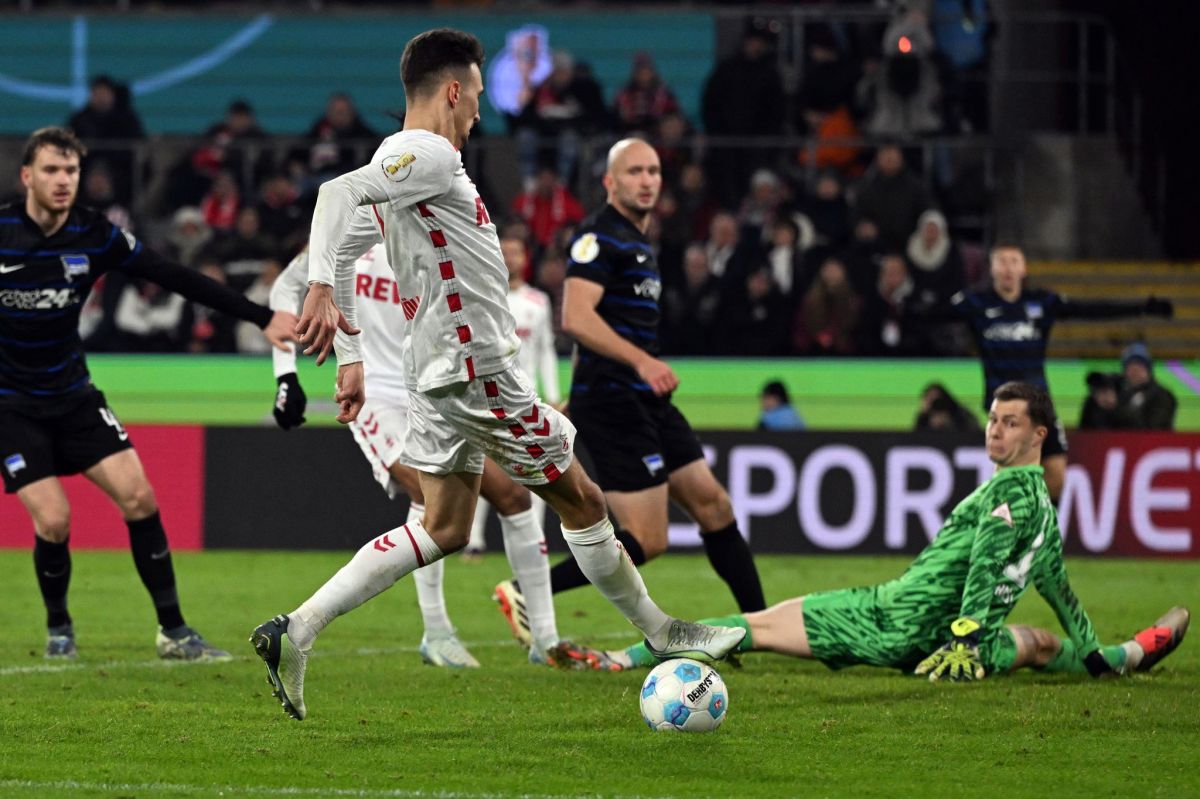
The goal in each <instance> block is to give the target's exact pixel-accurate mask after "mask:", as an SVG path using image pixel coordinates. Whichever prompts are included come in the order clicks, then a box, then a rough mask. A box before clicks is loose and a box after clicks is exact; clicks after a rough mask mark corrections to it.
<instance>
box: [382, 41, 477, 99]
mask: <svg viewBox="0 0 1200 799" xmlns="http://www.w3.org/2000/svg"><path fill="white" fill-rule="evenodd" d="M472 64H475V65H476V66H478V67H480V68H482V67H483V45H482V44H480V43H479V40H478V39H476V38H475V37H474V36H472V35H471V34H469V33H465V32H463V31H459V30H454V29H453V28H435V29H434V30H431V31H425V32H424V33H420V34H417V35H416V36H414V37H413V38H412V39H410V40H409V42H408V44H406V45H405V46H404V53H403V55H401V56H400V80H401V81H402V82H403V83H404V93H405V94H406V95H408V96H410V97H415V96H417V95H419V94H421V93H423V92H424V91H426V90H427V89H429V88H430V84H431V83H432V82H433V81H434V79H436V78H437V77H439V76H440V75H441V73H442V72H444V71H445V70H448V69H465V68H467V67H470V66H471V65H472Z"/></svg>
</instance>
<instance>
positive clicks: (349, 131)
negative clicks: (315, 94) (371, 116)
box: [308, 92, 379, 185]
mask: <svg viewBox="0 0 1200 799" xmlns="http://www.w3.org/2000/svg"><path fill="white" fill-rule="evenodd" d="M308 138H309V139H310V140H311V142H312V143H311V145H310V146H309V149H308V170H309V172H310V173H311V174H312V175H313V176H314V177H315V178H316V183H317V184H318V185H319V184H320V183H322V182H324V181H325V180H328V179H329V178H331V177H335V176H337V175H341V174H343V173H344V172H349V171H350V170H352V169H356V168H357V167H359V166H361V165H362V164H364V163H366V158H367V156H369V155H370V151H371V150H372V149H373V148H374V147H375V145H376V144H377V140H378V139H379V134H377V133H376V132H375V131H374V130H372V129H371V127H370V126H369V125H368V124H367V123H366V122H365V121H364V120H363V118H362V117H361V116H360V115H359V113H358V109H357V108H356V107H355V106H354V100H353V99H352V98H351V97H350V95H349V94H346V93H345V92H334V93H333V94H332V95H330V96H329V100H328V101H327V102H326V103H325V113H324V114H323V115H322V116H321V118H320V119H318V120H317V121H316V122H314V123H313V125H312V127H311V128H309V131H308ZM362 144H367V145H369V146H367V147H366V148H363V147H361V146H360V145H362ZM360 150H363V151H365V153H366V154H365V155H363V154H361V153H360Z"/></svg>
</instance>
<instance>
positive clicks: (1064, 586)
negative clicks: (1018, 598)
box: [1032, 529, 1112, 677]
mask: <svg viewBox="0 0 1200 799" xmlns="http://www.w3.org/2000/svg"><path fill="white" fill-rule="evenodd" d="M1052 532H1053V533H1057V532H1058V530H1057V529H1054V530H1053V531H1052ZM1032 571H1033V585H1034V587H1035V588H1036V589H1037V592H1038V593H1039V594H1041V596H1042V598H1043V599H1045V600H1046V604H1048V605H1049V606H1050V607H1051V608H1052V609H1053V610H1054V615H1055V616H1057V617H1058V623H1059V624H1060V625H1062V628H1063V630H1064V631H1065V632H1066V634H1067V637H1068V638H1070V639H1071V643H1073V644H1074V645H1075V651H1076V652H1081V653H1084V654H1083V663H1084V665H1085V666H1087V670H1088V673H1090V674H1091V675H1092V676H1093V677H1099V676H1101V675H1103V674H1107V673H1109V672H1111V671H1112V668H1111V667H1110V666H1109V665H1108V661H1106V660H1105V659H1104V656H1103V655H1101V654H1100V641H1099V640H1098V639H1097V638H1096V629H1095V628H1094V627H1093V626H1092V620H1091V619H1090V618H1088V615H1087V611H1085V610H1084V609H1083V605H1082V604H1080V602H1079V597H1078V596H1076V595H1075V592H1074V591H1073V590H1072V589H1071V583H1070V581H1069V580H1067V566H1066V563H1064V562H1063V554H1062V539H1061V538H1059V536H1058V535H1050V536H1048V540H1047V541H1046V542H1045V543H1044V544H1043V545H1042V546H1041V548H1039V549H1038V551H1037V554H1036V555H1035V557H1034V559H1033V569H1032Z"/></svg>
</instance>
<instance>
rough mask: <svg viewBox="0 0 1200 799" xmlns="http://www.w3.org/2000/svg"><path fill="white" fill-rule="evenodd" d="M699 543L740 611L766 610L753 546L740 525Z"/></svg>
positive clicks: (719, 532) (707, 535)
mask: <svg viewBox="0 0 1200 799" xmlns="http://www.w3.org/2000/svg"><path fill="white" fill-rule="evenodd" d="M700 540H701V541H703V542H704V552H705V554H706V555H708V561H709V563H711V564H712V567H713V571H715V572H716V573H717V574H718V575H719V576H720V577H721V579H722V580H724V581H725V582H726V583H727V584H728V585H729V590H730V591H732V592H733V598H734V600H735V601H736V602H737V605H738V610H740V611H742V612H743V613H751V612H753V611H756V610H766V607H767V601H766V598H765V597H764V596H763V589H762V582H761V581H760V580H759V578H758V568H757V567H756V566H755V565H754V556H753V555H752V554H750V545H749V544H747V543H746V539H745V538H743V537H742V534H741V532H740V531H739V530H738V528H737V522H730V523H729V525H728V526H726V527H723V528H721V529H720V530H714V531H713V532H711V533H703V534H701V536H700Z"/></svg>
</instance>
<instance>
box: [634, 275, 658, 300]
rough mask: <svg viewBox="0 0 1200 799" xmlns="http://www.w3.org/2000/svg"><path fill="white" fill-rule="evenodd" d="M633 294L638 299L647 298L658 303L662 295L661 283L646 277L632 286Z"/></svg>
mask: <svg viewBox="0 0 1200 799" xmlns="http://www.w3.org/2000/svg"><path fill="white" fill-rule="evenodd" d="M633 293H634V294H636V295H638V296H639V297H649V298H650V299H652V300H654V301H655V302H658V298H659V297H660V296H661V295H662V281H661V280H659V279H657V278H653V277H648V278H646V279H645V280H643V281H642V282H641V283H637V284H636V285H634V287H633Z"/></svg>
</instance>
